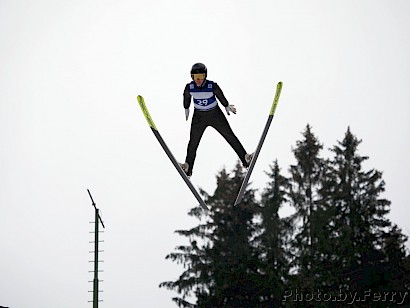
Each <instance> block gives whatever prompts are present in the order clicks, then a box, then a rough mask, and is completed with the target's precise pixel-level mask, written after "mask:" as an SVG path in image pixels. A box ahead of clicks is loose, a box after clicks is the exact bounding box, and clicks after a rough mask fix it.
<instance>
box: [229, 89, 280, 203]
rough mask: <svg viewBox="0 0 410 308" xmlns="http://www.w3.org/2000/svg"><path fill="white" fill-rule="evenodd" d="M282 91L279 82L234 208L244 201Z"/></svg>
mask: <svg viewBox="0 0 410 308" xmlns="http://www.w3.org/2000/svg"><path fill="white" fill-rule="evenodd" d="M281 91H282V81H280V82H278V84H277V86H276V93H275V98H274V99H273V103H272V107H271V109H270V112H269V117H268V120H267V122H266V125H265V128H264V129H263V133H262V136H261V138H260V140H259V143H258V146H257V148H256V151H255V153H254V154H253V157H252V160H251V163H250V164H249V168H248V172H247V173H246V175H245V178H244V179H243V181H242V185H241V188H240V189H239V193H238V196H237V197H236V200H235V203H234V206H237V205H238V204H240V203H241V201H242V197H243V195H244V193H245V189H246V186H247V185H248V182H249V178H250V177H251V174H252V171H253V168H254V167H255V164H256V160H257V159H258V156H259V153H260V151H261V149H262V145H263V142H264V141H265V138H266V135H267V133H268V130H269V127H270V124H271V123H272V119H273V116H274V115H275V111H276V106H277V105H278V101H279V97H280V93H281Z"/></svg>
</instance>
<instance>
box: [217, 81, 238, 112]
mask: <svg viewBox="0 0 410 308" xmlns="http://www.w3.org/2000/svg"><path fill="white" fill-rule="evenodd" d="M214 94H215V96H216V98H217V99H218V100H219V101H220V102H221V104H222V105H223V106H224V107H225V110H226V113H227V114H228V115H230V112H233V113H234V114H236V108H235V106H234V105H229V103H228V100H227V99H226V97H225V95H224V93H223V92H222V90H221V88H220V87H219V86H218V84H216V83H214Z"/></svg>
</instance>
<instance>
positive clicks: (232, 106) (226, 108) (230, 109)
mask: <svg viewBox="0 0 410 308" xmlns="http://www.w3.org/2000/svg"><path fill="white" fill-rule="evenodd" d="M225 110H226V113H227V114H228V115H230V113H229V112H233V114H236V108H235V105H228V106H227V107H225Z"/></svg>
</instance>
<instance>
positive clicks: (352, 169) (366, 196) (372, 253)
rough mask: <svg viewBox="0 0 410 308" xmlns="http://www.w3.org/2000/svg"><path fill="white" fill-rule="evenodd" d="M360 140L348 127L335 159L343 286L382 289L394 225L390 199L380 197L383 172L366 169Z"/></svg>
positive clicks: (335, 223)
mask: <svg viewBox="0 0 410 308" xmlns="http://www.w3.org/2000/svg"><path fill="white" fill-rule="evenodd" d="M360 143H361V140H358V139H357V138H356V137H355V136H354V135H353V134H352V133H351V131H350V128H348V130H347V132H346V134H345V137H344V139H343V141H342V142H338V144H339V145H338V146H335V147H333V149H331V150H332V152H333V153H334V155H335V156H334V159H333V161H332V165H333V174H334V179H333V182H334V183H335V187H334V192H333V195H332V200H331V202H332V205H333V206H334V208H335V213H336V215H335V217H334V219H333V222H332V225H333V226H334V234H333V235H334V237H335V243H337V247H335V248H336V251H337V259H336V261H335V263H336V264H337V266H338V267H339V268H340V280H339V286H338V287H340V288H343V289H345V290H354V291H363V290H368V289H373V290H378V289H380V288H382V285H383V273H382V272H381V271H380V269H381V268H382V265H383V262H384V260H385V258H386V254H385V253H384V251H383V249H382V248H383V247H384V246H385V244H386V243H385V233H386V230H387V229H388V228H390V227H391V222H390V221H389V220H388V218H387V217H386V215H387V214H388V212H389V206H390V201H388V200H386V199H383V198H380V195H381V193H382V192H383V191H384V190H385V183H384V181H383V180H382V174H381V172H379V171H377V170H375V169H371V170H369V171H363V168H362V164H363V162H364V161H365V160H367V159H368V157H366V156H360V155H359V154H358V153H357V149H358V146H359V144H360Z"/></svg>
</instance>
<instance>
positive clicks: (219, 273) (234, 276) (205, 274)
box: [160, 163, 259, 307]
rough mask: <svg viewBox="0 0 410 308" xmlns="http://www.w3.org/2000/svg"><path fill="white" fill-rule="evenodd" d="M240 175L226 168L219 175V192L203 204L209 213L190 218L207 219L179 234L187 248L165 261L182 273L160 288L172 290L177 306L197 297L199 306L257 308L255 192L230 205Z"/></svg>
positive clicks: (238, 170) (195, 212) (200, 212)
mask: <svg viewBox="0 0 410 308" xmlns="http://www.w3.org/2000/svg"><path fill="white" fill-rule="evenodd" d="M243 177H244V172H243V170H242V167H241V166H240V165H239V163H238V165H237V166H236V168H235V170H234V172H233V177H231V176H230V175H229V174H228V173H227V172H226V171H225V169H223V170H222V171H221V172H220V173H219V175H218V176H217V188H216V190H215V192H214V194H213V196H207V198H206V203H207V205H208V206H209V207H210V208H211V211H209V212H204V211H203V210H200V209H199V208H195V209H193V210H192V211H191V212H190V215H191V216H196V217H197V218H199V219H202V220H205V222H204V223H203V224H200V225H198V226H197V227H194V228H192V229H190V230H187V231H184V230H180V231H177V233H178V234H180V235H182V236H186V237H188V238H189V241H190V244H189V245H187V246H179V247H177V252H175V253H171V254H169V255H168V256H167V258H169V259H171V260H172V261H176V262H180V263H182V264H183V265H184V267H185V269H186V270H185V271H184V272H183V274H182V275H181V276H180V277H179V279H178V280H177V281H173V282H164V283H162V284H161V285H160V287H166V288H168V289H171V290H176V291H177V292H178V293H180V294H182V297H179V298H174V299H173V300H174V301H175V302H176V303H177V304H178V305H179V306H180V307H191V306H192V305H194V304H192V303H190V302H188V301H187V300H186V299H187V297H189V296H193V295H194V296H196V298H197V302H196V305H198V306H200V307H221V306H227V307H256V306H257V305H258V302H259V297H258V295H257V294H258V293H259V291H258V281H259V280H258V261H257V254H256V251H255V247H254V245H252V239H253V236H254V235H253V234H254V233H255V226H254V223H253V219H254V215H255V214H254V209H255V201H254V192H253V191H252V190H247V191H246V193H245V197H244V199H243V200H244V201H243V202H242V203H241V204H240V205H239V206H236V207H233V203H234V201H235V198H236V194H237V192H238V190H239V187H240V184H241V182H242V179H243Z"/></svg>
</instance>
